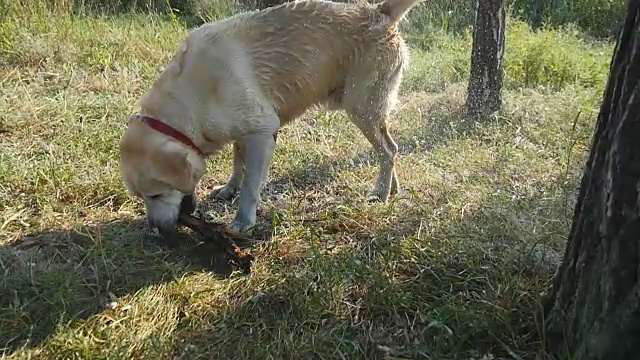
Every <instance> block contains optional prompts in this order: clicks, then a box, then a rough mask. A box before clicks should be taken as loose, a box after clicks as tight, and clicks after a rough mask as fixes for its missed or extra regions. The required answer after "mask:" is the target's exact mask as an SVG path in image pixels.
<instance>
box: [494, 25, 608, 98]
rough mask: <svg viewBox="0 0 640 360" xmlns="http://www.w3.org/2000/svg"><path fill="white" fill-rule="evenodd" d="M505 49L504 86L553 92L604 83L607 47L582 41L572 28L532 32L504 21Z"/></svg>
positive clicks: (524, 26)
mask: <svg viewBox="0 0 640 360" xmlns="http://www.w3.org/2000/svg"><path fill="white" fill-rule="evenodd" d="M505 46H506V49H505V55H504V69H505V73H506V79H505V80H506V84H505V85H506V86H510V87H522V86H523V87H531V86H544V87H550V88H552V89H553V90H560V89H562V88H564V87H565V86H566V85H568V84H578V85H582V86H588V87H591V86H599V85H602V84H604V81H605V80H606V77H607V72H608V65H609V59H610V58H611V50H612V49H611V47H610V45H609V44H600V43H597V42H593V41H590V42H586V41H585V40H584V39H582V38H581V37H580V36H579V32H578V31H577V30H576V29H575V28H571V27H564V28H563V29H560V30H553V29H549V28H543V29H540V30H538V31H533V30H532V29H531V27H530V26H528V25H527V24H526V23H524V22H522V21H517V20H515V21H509V22H508V26H507V31H506V41H505ZM585 54H589V55H590V56H585Z"/></svg>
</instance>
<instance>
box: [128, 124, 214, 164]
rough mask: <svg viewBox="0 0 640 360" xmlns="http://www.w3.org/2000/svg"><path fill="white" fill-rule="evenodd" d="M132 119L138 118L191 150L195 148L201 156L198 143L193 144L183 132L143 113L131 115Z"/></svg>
mask: <svg viewBox="0 0 640 360" xmlns="http://www.w3.org/2000/svg"><path fill="white" fill-rule="evenodd" d="M134 119H137V120H140V121H142V122H143V123H145V124H147V125H149V127H151V128H152V129H154V130H156V131H158V132H161V133H163V134H165V135H167V136H169V137H172V138H174V139H176V140H178V141H179V142H181V143H183V144H185V145H187V146H189V147H191V148H192V149H193V150H195V152H197V153H198V155H200V156H203V155H202V150H200V148H199V147H198V145H196V144H194V142H193V141H191V139H189V138H188V137H187V136H186V135H185V134H183V133H181V132H180V131H178V130H176V129H175V128H173V127H171V126H169V125H167V124H165V123H163V122H161V121H160V120H158V119H154V118H152V117H149V116H145V115H133V116H132V117H131V120H134Z"/></svg>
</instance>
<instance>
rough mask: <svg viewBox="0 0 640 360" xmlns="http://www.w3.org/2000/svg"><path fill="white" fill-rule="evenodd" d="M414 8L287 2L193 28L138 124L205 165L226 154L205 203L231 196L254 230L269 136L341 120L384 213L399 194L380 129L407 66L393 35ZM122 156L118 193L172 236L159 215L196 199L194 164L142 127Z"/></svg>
mask: <svg viewBox="0 0 640 360" xmlns="http://www.w3.org/2000/svg"><path fill="white" fill-rule="evenodd" d="M419 1H420V0H387V1H384V2H382V3H380V4H376V5H371V4H368V3H364V2H358V3H336V2H329V1H296V2H291V3H286V4H284V5H280V6H277V7H273V8H269V9H267V10H263V11H259V12H258V11H256V12H249V13H245V14H240V15H237V16H234V17H231V18H228V19H225V20H222V21H218V22H215V23H209V24H205V25H202V26H201V27H199V28H197V29H195V30H193V31H191V32H190V33H189V34H188V36H187V37H186V39H185V40H184V41H183V43H182V44H181V45H180V48H179V49H178V51H177V52H176V54H175V55H174V57H173V58H172V60H171V62H170V63H169V64H168V65H167V67H166V69H165V70H164V71H163V72H162V73H161V75H160V76H159V78H158V79H157V80H156V81H155V82H154V84H153V85H152V86H151V88H150V89H149V91H148V92H147V93H146V94H145V96H144V97H143V99H142V101H141V104H140V105H141V111H140V114H142V115H147V116H151V117H155V118H157V119H160V120H161V121H163V122H166V123H167V124H169V125H171V126H173V127H175V128H176V129H178V130H180V131H182V132H183V133H185V134H186V135H187V136H189V137H190V138H191V139H192V140H193V141H194V142H195V143H196V144H197V145H198V146H199V147H200V148H201V149H202V151H203V153H204V155H205V156H209V155H212V154H214V153H215V152H217V151H218V150H220V149H221V148H222V147H223V146H225V145H226V144H228V143H233V147H234V170H233V174H232V175H231V177H230V179H229V181H228V182H227V183H226V184H225V185H222V186H219V187H217V188H215V189H213V191H212V195H213V196H216V197H219V198H225V199H230V198H231V197H233V196H234V195H235V193H236V192H237V191H238V190H240V201H239V208H238V213H237V215H236V218H235V219H234V221H233V222H232V223H231V228H232V229H234V230H238V231H245V230H247V229H248V228H250V227H251V226H252V225H253V224H254V223H255V211H256V207H257V205H258V203H259V201H260V186H261V183H262V181H263V179H264V178H265V177H266V176H267V168H268V165H269V163H270V161H271V157H272V154H273V148H274V147H275V137H274V134H276V133H277V131H278V129H279V128H280V127H281V126H284V125H286V124H289V123H291V122H292V121H293V120H295V119H296V118H297V117H299V116H300V115H302V114H303V113H304V112H305V111H307V110H308V109H309V108H311V107H313V106H321V105H323V106H327V107H329V108H331V109H342V110H345V111H346V112H347V114H348V115H349V117H350V119H351V121H352V122H353V123H354V124H355V125H356V126H358V128H360V130H361V131H362V133H363V135H364V136H365V137H366V138H367V139H368V140H369V142H370V143H371V144H372V146H373V148H374V150H375V151H376V152H377V153H378V154H379V159H380V174H379V176H378V179H377V180H376V183H375V186H374V188H373V191H372V194H371V197H372V199H376V200H379V201H387V199H388V197H389V195H390V194H392V193H394V192H396V191H397V189H398V180H397V176H396V174H395V170H394V163H395V156H396V153H397V145H396V144H395V142H394V141H393V139H392V137H391V135H390V134H389V131H388V128H387V117H388V116H389V113H390V112H391V110H392V109H393V108H394V106H395V104H396V101H397V95H398V88H399V85H400V81H401V78H402V74H403V71H404V69H405V68H406V66H407V64H408V54H407V48H406V45H405V43H404V40H403V39H402V37H401V36H400V34H399V32H398V29H397V23H398V22H399V21H400V20H401V19H402V17H403V16H404V15H405V13H406V12H407V11H409V9H410V8H411V7H412V6H414V5H415V4H416V3H417V2H419ZM121 156H122V159H121V169H122V174H123V178H124V181H125V183H126V184H127V187H128V188H129V190H130V191H131V192H132V193H134V194H137V195H139V196H142V197H143V198H144V199H145V203H146V206H147V216H148V218H149V221H150V222H151V223H154V224H156V225H158V227H164V228H171V227H174V226H175V221H176V219H177V211H178V210H176V209H175V208H173V209H169V208H168V207H172V206H173V207H175V203H176V201H177V199H178V197H179V194H180V193H182V194H190V193H192V192H193V191H194V189H195V186H196V184H197V182H198V181H199V180H200V178H201V177H202V176H203V175H204V173H205V170H206V166H205V163H204V161H203V160H202V158H200V156H198V155H197V154H195V152H194V151H193V150H192V149H190V148H188V147H186V146H184V145H182V144H181V143H178V142H176V141H175V140H174V139H172V138H169V137H167V136H165V135H163V134H160V133H158V132H156V131H154V130H153V129H151V128H149V127H147V126H146V125H144V124H142V123H132V124H131V126H130V127H129V128H128V130H127V133H126V134H125V136H124V137H123V140H122V142H121ZM158 194H160V195H158ZM152 195H154V197H153V198H151V196H152ZM165 197H167V198H169V199H171V201H166V199H164V198H165ZM163 199H164V201H162V200H163ZM178 202H179V201H178ZM168 214H169V215H168Z"/></svg>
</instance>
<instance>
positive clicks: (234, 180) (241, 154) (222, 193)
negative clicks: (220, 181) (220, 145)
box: [209, 139, 247, 201]
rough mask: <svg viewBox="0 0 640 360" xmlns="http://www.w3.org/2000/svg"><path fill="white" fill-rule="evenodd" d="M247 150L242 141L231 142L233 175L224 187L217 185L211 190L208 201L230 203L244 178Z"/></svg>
mask: <svg viewBox="0 0 640 360" xmlns="http://www.w3.org/2000/svg"><path fill="white" fill-rule="evenodd" d="M246 154H247V148H246V146H245V143H244V141H242V139H238V140H236V141H234V142H233V173H232V174H231V177H230V178H229V180H228V181H227V182H226V184H224V185H218V186H216V187H214V188H213V190H211V193H210V194H209V198H210V199H222V200H227V201H231V200H233V197H234V196H235V195H236V193H237V192H238V189H239V188H240V184H241V183H242V178H243V176H244V167H245V160H246V157H247V155H246Z"/></svg>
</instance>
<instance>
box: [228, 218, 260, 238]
mask: <svg viewBox="0 0 640 360" xmlns="http://www.w3.org/2000/svg"><path fill="white" fill-rule="evenodd" d="M254 225H255V223H252V222H247V221H242V220H240V219H234V220H233V221H232V222H231V223H229V225H228V226H227V227H228V228H229V229H230V230H232V231H235V232H237V233H240V234H243V235H248V236H251V235H252V234H253V230H254Z"/></svg>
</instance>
